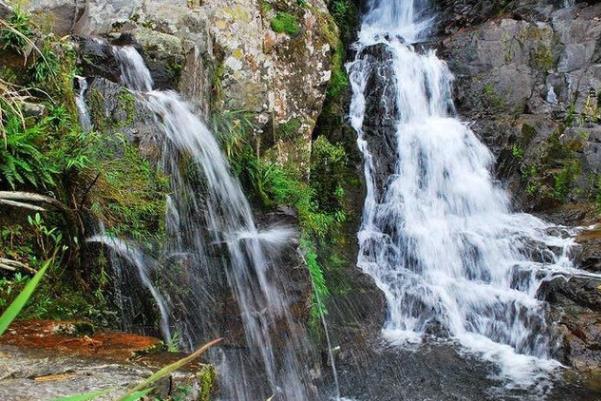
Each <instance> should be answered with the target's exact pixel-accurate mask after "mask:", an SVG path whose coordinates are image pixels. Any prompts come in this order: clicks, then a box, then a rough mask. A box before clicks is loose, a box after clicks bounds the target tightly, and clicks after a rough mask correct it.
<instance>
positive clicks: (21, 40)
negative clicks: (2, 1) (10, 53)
mask: <svg viewBox="0 0 601 401" xmlns="http://www.w3.org/2000/svg"><path fill="white" fill-rule="evenodd" d="M0 26H2V29H0V48H1V49H5V50H6V49H10V50H14V51H16V52H18V53H19V54H24V53H25V49H26V47H27V45H28V44H29V43H30V42H31V40H30V38H31V37H33V30H32V29H31V24H30V21H29V16H28V15H27V14H25V13H23V12H22V11H21V10H20V9H18V8H17V9H16V10H15V12H14V13H13V14H12V15H11V16H10V18H9V19H8V21H6V22H5V21H1V20H0Z"/></svg>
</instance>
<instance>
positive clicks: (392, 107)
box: [360, 44, 399, 193]
mask: <svg viewBox="0 0 601 401" xmlns="http://www.w3.org/2000/svg"><path fill="white" fill-rule="evenodd" d="M392 57H393V56H392V53H391V52H390V50H389V49H388V47H387V46H386V45H385V44H378V45H374V46H371V47H368V48H366V49H364V50H363V54H362V55H360V58H361V60H363V61H362V62H365V65H366V66H369V67H366V68H369V71H368V72H367V73H368V77H369V78H368V79H367V84H366V89H365V120H364V123H363V131H364V133H365V138H366V140H367V143H368V147H369V150H370V152H371V154H372V155H373V160H374V163H376V164H377V166H376V168H375V171H376V172H377V175H376V177H375V179H376V186H377V188H378V189H379V193H382V189H383V188H384V187H385V185H386V180H387V179H388V177H389V176H390V175H391V174H393V173H394V168H395V164H396V154H397V141H396V126H397V123H396V122H397V119H398V118H399V110H398V105H397V101H396V88H395V82H394V80H393V79H390V77H392V76H393V72H392V69H393V68H394V67H393V61H392Z"/></svg>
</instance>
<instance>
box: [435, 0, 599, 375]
mask: <svg viewBox="0 0 601 401" xmlns="http://www.w3.org/2000/svg"><path fill="white" fill-rule="evenodd" d="M439 8H440V10H441V11H442V14H441V20H440V22H441V25H439V27H440V29H439V30H438V35H439V36H438V38H439V48H440V51H441V52H442V57H443V58H445V59H446V60H448V64H449V67H450V69H451V71H452V72H453V73H454V74H455V76H456V82H455V88H456V91H455V98H456V99H455V100H456V105H457V107H458V112H459V114H460V115H461V116H462V117H465V118H466V119H467V120H468V121H473V125H472V127H473V129H474V131H475V132H476V133H477V134H478V135H479V136H480V138H481V139H482V140H483V141H484V142H485V143H486V144H487V145H488V146H489V148H490V149H491V150H492V151H493V153H494V154H495V156H496V157H497V173H498V174H499V178H501V179H503V180H504V181H505V182H506V183H507V185H508V189H509V190H510V192H511V193H512V195H513V198H514V200H515V204H516V206H517V207H518V208H521V209H525V210H528V211H532V212H539V213H544V214H545V215H546V216H547V217H548V218H549V219H550V220H552V221H554V222H557V223H559V224H565V225H572V226H578V225H586V226H588V225H591V224H594V223H595V222H597V221H598V217H597V216H598V206H597V201H598V199H599V197H598V193H599V186H598V182H599V181H598V177H599V173H600V172H601V159H600V158H599V143H600V140H601V136H600V135H601V107H600V105H601V104H600V103H601V102H600V100H601V97H600V95H601V4H599V3H598V2H588V3H587V2H576V5H575V6H572V7H565V2H561V1H529V0H518V1H510V2H499V1H483V2H476V1H441V2H439ZM596 233H597V231H596V229H594V230H589V231H585V232H583V233H582V234H580V235H579V237H578V238H577V243H578V246H577V248H576V249H575V254H576V260H577V261H578V262H579V264H580V266H581V267H582V268H585V269H588V270H590V271H593V272H598V271H599V266H600V260H601V256H600V255H601V252H600V251H599V239H598V236H597V235H596ZM599 284H600V283H599V282H598V281H597V280H593V279H587V278H573V279H571V280H569V281H566V280H565V279H562V278H557V279H555V280H553V281H551V282H549V283H547V284H546V285H545V286H544V288H542V289H541V294H540V296H541V297H543V298H545V299H547V300H548V301H549V302H550V303H551V305H552V313H553V314H554V315H555V316H556V320H557V321H558V324H557V328H558V331H559V332H560V333H561V334H562V336H563V339H564V340H563V345H562V347H561V348H562V350H563V351H562V352H563V353H562V355H561V356H560V357H561V358H562V359H563V361H564V362H565V363H566V364H569V365H572V366H574V367H576V368H578V369H581V370H584V371H587V372H588V373H589V374H590V375H591V377H593V378H595V377H597V378H598V375H599V368H600V367H601V360H600V357H599V352H598V349H599V348H598V347H599V339H600V337H599V329H600V326H599V322H601V303H599V296H600V294H601V291H600V290H599Z"/></svg>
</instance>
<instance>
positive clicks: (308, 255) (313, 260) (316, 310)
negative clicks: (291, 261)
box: [301, 238, 330, 319]
mask: <svg viewBox="0 0 601 401" xmlns="http://www.w3.org/2000/svg"><path fill="white" fill-rule="evenodd" d="M301 247H302V249H303V252H304V257H305V263H306V264H307V267H308V269H309V275H310V276H311V284H312V287H313V300H312V301H313V304H312V307H311V317H312V318H313V319H317V318H319V316H322V315H324V314H326V313H327V310H326V307H325V303H324V302H325V300H326V299H327V297H328V296H329V295H330V291H329V290H328V287H327V285H326V280H325V277H324V274H323V268H322V267H321V266H320V264H319V262H318V260H317V253H316V252H315V248H314V246H313V244H312V243H311V241H309V240H307V239H306V238H305V239H303V240H302V241H301Z"/></svg>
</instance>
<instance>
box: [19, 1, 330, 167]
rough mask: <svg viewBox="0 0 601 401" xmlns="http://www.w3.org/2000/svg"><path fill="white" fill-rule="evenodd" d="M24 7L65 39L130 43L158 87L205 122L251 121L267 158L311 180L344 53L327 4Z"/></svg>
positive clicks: (127, 3)
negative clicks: (232, 116)
mask: <svg viewBox="0 0 601 401" xmlns="http://www.w3.org/2000/svg"><path fill="white" fill-rule="evenodd" d="M24 7H25V9H26V10H27V11H29V12H31V13H32V14H33V15H34V16H36V20H37V21H38V22H39V23H40V24H42V25H45V26H47V27H48V28H50V29H52V30H53V31H54V32H55V33H56V34H57V35H65V34H72V35H78V36H83V37H92V36H95V37H104V38H108V39H113V40H115V39H117V38H119V37H122V35H127V36H128V38H129V39H127V40H129V41H130V42H135V43H136V44H137V45H138V46H139V47H140V48H141V50H143V54H144V57H145V60H146V62H147V64H148V65H149V68H150V69H151V71H152V72H153V78H154V79H155V83H156V85H157V87H158V88H174V89H178V90H180V91H181V92H182V93H183V94H185V95H186V97H187V98H188V99H189V100H191V101H193V102H195V103H196V104H197V105H198V106H199V109H200V110H201V111H202V113H203V114H204V115H205V116H206V117H208V116H209V112H210V111H211V112H214V113H223V114H228V113H231V112H234V111H235V112H244V113H247V114H249V118H251V120H252V122H253V129H254V131H255V134H256V135H257V140H258V141H260V142H261V145H260V147H261V152H269V154H270V157H271V158H272V159H273V160H276V161H278V162H279V163H282V164H286V163H288V162H290V165H292V166H294V167H295V168H296V169H297V170H298V173H301V174H305V175H306V174H308V168H309V166H308V165H309V160H310V154H311V132H312V131H313V127H314V126H315V122H316V120H317V117H318V115H319V113H320V111H321V108H322V104H323V101H324V97H325V92H326V89H327V85H328V82H329V80H330V76H331V59H332V56H333V54H334V52H335V50H336V46H337V45H338V28H337V26H336V24H335V23H334V21H333V18H332V17H331V16H330V14H329V12H328V9H327V7H326V4H325V3H324V2H323V0H311V1H306V2H305V1H303V2H299V3H297V2H296V1H273V2H270V1H249V0H232V1H229V0H228V1H226V2H224V1H217V0H215V1H204V2H196V1H187V0H178V1H157V0H136V1H119V0H116V1H104V0H103V1H97V0H92V1H76V2H73V1H61V0H57V1H35V0H34V1H29V2H25V4H24ZM92 60H93V59H92ZM95 65H96V66H97V67H98V68H100V69H107V68H108V67H110V64H109V66H107V65H106V63H105V64H104V65H103V64H95ZM97 72H98V71H97ZM105 72H106V71H105ZM114 75H115V74H113V78H114Z"/></svg>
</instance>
